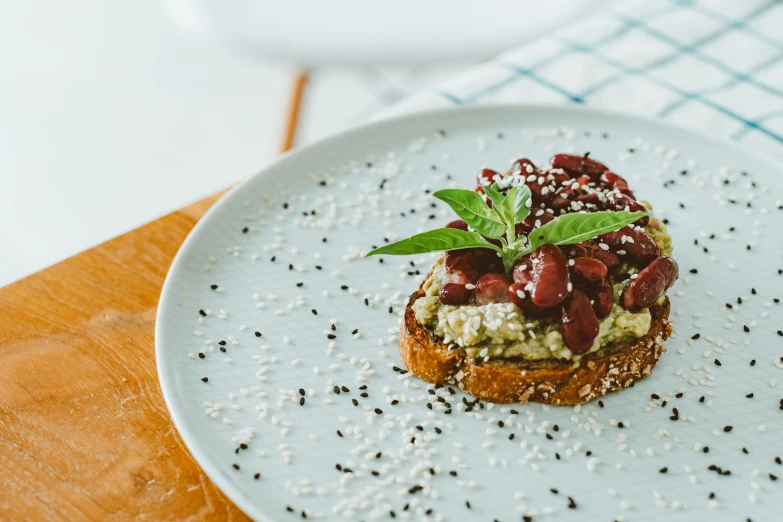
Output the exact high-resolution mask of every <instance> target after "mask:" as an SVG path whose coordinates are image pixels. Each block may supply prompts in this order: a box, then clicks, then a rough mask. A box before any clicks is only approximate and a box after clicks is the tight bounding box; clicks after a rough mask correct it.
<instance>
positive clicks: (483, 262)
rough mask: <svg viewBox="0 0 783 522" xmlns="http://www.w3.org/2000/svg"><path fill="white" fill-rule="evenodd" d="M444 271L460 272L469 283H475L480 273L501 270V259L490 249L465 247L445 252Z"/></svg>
mask: <svg viewBox="0 0 783 522" xmlns="http://www.w3.org/2000/svg"><path fill="white" fill-rule="evenodd" d="M446 271H447V272H454V271H460V272H462V273H463V274H464V275H465V276H466V278H467V279H468V282H469V283H475V282H476V280H477V279H478V278H479V277H481V276H482V275H484V274H486V273H489V272H502V271H503V261H501V259H500V258H499V257H498V256H497V255H496V254H495V253H494V252H492V251H491V250H487V249H486V248H465V249H463V250H449V251H448V252H446Z"/></svg>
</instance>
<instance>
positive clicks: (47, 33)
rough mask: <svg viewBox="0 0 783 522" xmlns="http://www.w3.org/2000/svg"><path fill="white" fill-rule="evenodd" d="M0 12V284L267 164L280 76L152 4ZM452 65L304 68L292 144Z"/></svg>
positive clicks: (277, 127) (275, 139)
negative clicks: (191, 35)
mask: <svg viewBox="0 0 783 522" xmlns="http://www.w3.org/2000/svg"><path fill="white" fill-rule="evenodd" d="M0 12H2V15H0V222H2V223H3V226H2V227H1V228H0V245H2V246H1V247H0V248H1V249H2V252H3V253H4V254H6V255H4V256H2V261H0V286H2V285H5V284H8V283H10V282H12V281H14V280H16V279H18V278H21V277H23V276H25V275H28V274H30V273H33V272H35V271H37V270H40V269H42V268H44V267H46V266H48V265H50V264H52V263H55V262H57V261H59V260H62V259H64V258H66V257H68V256H71V255H73V254H76V253H78V252H80V251H82V250H84V249H86V248H89V247H91V246H94V245H96V244H98V243H100V242H102V241H104V240H106V239H109V238H111V237H114V236H116V235H119V234H121V233H123V232H126V231H128V230H131V229H133V228H136V227H137V226H139V225H141V224H143V223H146V222H148V221H150V220H152V219H155V218H157V217H159V216H161V215H164V214H166V213H167V212H170V211H172V210H175V209H177V208H179V207H182V206H183V205H185V204H187V203H190V202H192V201H195V200H198V199H200V198H202V197H204V196H207V195H209V194H211V193H213V192H215V191H217V190H219V189H221V188H225V187H227V186H229V185H232V184H234V183H235V182H236V181H237V180H240V179H243V178H245V177H247V176H249V175H251V174H253V173H255V172H257V171H258V170H260V169H261V168H262V167H264V166H265V165H266V164H267V163H268V162H269V161H270V160H271V159H273V158H274V156H275V155H276V153H277V150H278V148H279V144H280V138H281V131H282V127H283V120H284V116H285V111H286V106H287V103H288V95H289V92H290V83H291V77H292V73H293V68H292V67H290V66H287V65H285V64H281V63H273V62H260V61H256V60H251V59H249V58H242V57H239V56H236V55H235V54H233V53H231V52H229V51H227V50H223V49H218V48H215V47H214V46H212V45H210V44H209V43H207V42H200V41H196V40H191V39H188V38H187V37H185V36H183V35H182V34H180V33H179V32H178V30H177V29H176V28H175V27H174V26H173V24H172V23H171V22H170V20H169V18H168V17H167V15H166V12H165V10H164V9H163V7H162V6H161V5H159V3H157V2H153V1H151V0H143V1H138V2H131V1H118V2H101V1H98V0H80V1H73V2H55V1H53V0H34V1H31V2H15V3H11V2H5V3H3V5H2V6H0ZM461 69H462V67H460V66H450V65H447V66H438V67H434V68H433V67H418V68H414V67H394V68H388V67H387V68H383V69H381V68H376V67H363V68H360V69H344V68H340V69H324V70H317V71H314V72H313V74H312V77H311V82H310V85H309V87H308V91H307V98H306V100H305V103H304V107H303V115H302V121H301V129H300V134H299V140H298V143H300V144H301V143H307V142H309V141H312V140H314V139H318V138H320V137H322V136H324V135H326V134H330V133H332V132H334V131H335V130H338V129H340V128H342V127H344V126H346V125H348V124H351V123H354V122H359V121H363V120H365V119H366V118H367V117H368V116H369V115H371V114H373V113H375V112H376V111H378V110H380V109H382V108H383V107H385V106H387V105H389V104H391V103H394V102H396V101H398V100H399V99H401V98H403V97H405V96H407V95H409V94H410V93H412V92H414V91H416V90H418V89H420V88H422V87H423V86H425V85H428V84H430V83H431V82H437V81H438V80H440V79H443V78H447V77H450V76H452V75H453V74H454V73H455V72H456V71H459V70H461Z"/></svg>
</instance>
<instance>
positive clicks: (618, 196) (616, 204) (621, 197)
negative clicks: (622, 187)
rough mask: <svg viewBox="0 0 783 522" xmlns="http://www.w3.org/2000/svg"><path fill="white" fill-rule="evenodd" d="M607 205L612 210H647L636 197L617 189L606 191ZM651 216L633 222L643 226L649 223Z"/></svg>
mask: <svg viewBox="0 0 783 522" xmlns="http://www.w3.org/2000/svg"><path fill="white" fill-rule="evenodd" d="M606 203H607V207H608V208H609V209H611V210H627V211H628V212H647V209H646V208H645V207H644V205H642V204H641V203H639V202H638V201H636V200H635V199H633V198H631V197H629V196H626V195H625V194H622V193H620V192H617V191H616V190H613V191H611V192H607V193H606ZM649 221H650V217H649V216H644V217H641V218H639V219H637V220H636V221H634V222H633V224H634V225H637V226H640V227H643V226H645V225H647V223H649Z"/></svg>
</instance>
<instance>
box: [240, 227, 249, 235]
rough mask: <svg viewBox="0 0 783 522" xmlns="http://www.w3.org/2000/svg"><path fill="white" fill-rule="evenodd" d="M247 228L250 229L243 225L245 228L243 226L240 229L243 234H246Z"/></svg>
mask: <svg viewBox="0 0 783 522" xmlns="http://www.w3.org/2000/svg"><path fill="white" fill-rule="evenodd" d="M248 230H250V229H249V228H247V227H245V228H243V229H242V233H243V234H247V231H248Z"/></svg>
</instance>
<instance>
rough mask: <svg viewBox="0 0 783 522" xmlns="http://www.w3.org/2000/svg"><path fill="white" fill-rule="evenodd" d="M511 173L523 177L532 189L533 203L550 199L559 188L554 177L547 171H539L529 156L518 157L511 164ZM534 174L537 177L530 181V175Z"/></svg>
mask: <svg viewBox="0 0 783 522" xmlns="http://www.w3.org/2000/svg"><path fill="white" fill-rule="evenodd" d="M509 174H510V175H512V176H519V177H521V178H522V179H523V180H524V182H525V185H527V186H528V188H529V189H530V193H531V195H532V198H533V204H534V205H537V204H539V203H541V202H547V201H550V200H551V199H552V198H553V197H554V195H555V190H556V189H557V188H558V187H557V186H556V185H555V184H554V177H552V178H550V177H549V176H548V174H547V173H546V172H541V171H539V170H538V169H537V168H536V166H535V165H533V162H531V161H530V160H529V159H527V158H522V159H518V160H517V161H515V162H514V163H513V164H512V165H511V170H510V171H509ZM530 176H534V178H535V179H533V180H531V181H528V177H530Z"/></svg>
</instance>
